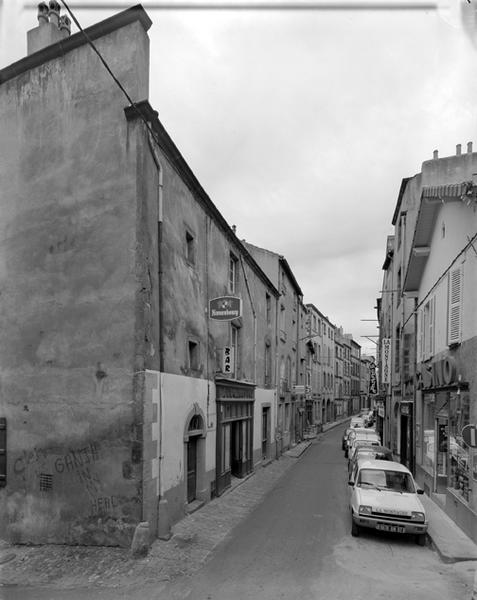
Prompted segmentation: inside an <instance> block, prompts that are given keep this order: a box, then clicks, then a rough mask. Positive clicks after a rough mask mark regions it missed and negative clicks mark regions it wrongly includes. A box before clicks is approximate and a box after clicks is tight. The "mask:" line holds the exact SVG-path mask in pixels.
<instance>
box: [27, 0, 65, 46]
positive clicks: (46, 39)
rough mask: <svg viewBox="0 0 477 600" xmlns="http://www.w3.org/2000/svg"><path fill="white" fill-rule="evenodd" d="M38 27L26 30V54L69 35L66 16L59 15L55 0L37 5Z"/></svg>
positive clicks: (58, 7)
mask: <svg viewBox="0 0 477 600" xmlns="http://www.w3.org/2000/svg"><path fill="white" fill-rule="evenodd" d="M37 17H38V27H35V28H34V29H30V31H28V32H27V54H33V53H34V52H38V50H41V49H42V48H46V46H50V45H51V44H55V43H56V42H59V41H60V40H62V39H64V38H66V37H68V36H69V35H71V21H70V19H69V17H68V16H66V15H65V16H63V17H60V5H59V3H58V2H57V1H56V0H50V2H49V4H47V3H46V2H40V4H39V5H38V15H37Z"/></svg>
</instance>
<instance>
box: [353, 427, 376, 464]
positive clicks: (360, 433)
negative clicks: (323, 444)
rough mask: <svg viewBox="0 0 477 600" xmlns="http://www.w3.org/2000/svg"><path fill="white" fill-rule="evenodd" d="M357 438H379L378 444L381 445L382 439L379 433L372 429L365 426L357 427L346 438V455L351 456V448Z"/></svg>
mask: <svg viewBox="0 0 477 600" xmlns="http://www.w3.org/2000/svg"><path fill="white" fill-rule="evenodd" d="M355 439H361V440H377V441H378V444H379V445H381V439H380V437H379V435H378V434H377V433H376V432H375V431H373V430H372V429H366V428H365V427H359V428H355V429H352V430H351V431H350V432H349V434H348V438H347V440H346V447H345V451H344V452H345V457H348V456H349V450H350V448H351V446H352V445H353V442H354V440H355Z"/></svg>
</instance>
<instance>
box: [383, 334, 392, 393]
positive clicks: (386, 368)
mask: <svg viewBox="0 0 477 600" xmlns="http://www.w3.org/2000/svg"><path fill="white" fill-rule="evenodd" d="M381 359H382V372H381V377H382V379H381V383H391V338H384V339H383V345H382V352H381Z"/></svg>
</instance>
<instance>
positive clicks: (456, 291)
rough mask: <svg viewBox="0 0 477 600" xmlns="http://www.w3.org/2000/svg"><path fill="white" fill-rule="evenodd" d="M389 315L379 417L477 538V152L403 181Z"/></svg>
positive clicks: (391, 240) (392, 441)
mask: <svg viewBox="0 0 477 600" xmlns="http://www.w3.org/2000/svg"><path fill="white" fill-rule="evenodd" d="M392 225H393V226H394V235H391V236H389V237H388V239H387V244H386V251H385V259H384V263H383V271H384V275H383V287H382V290H383V291H382V295H381V297H380V298H378V301H377V312H378V320H379V333H380V340H379V346H378V348H379V352H378V370H379V390H378V392H379V394H378V395H377V396H376V403H377V413H378V419H377V420H378V424H379V427H380V429H381V431H382V433H383V436H384V441H385V443H386V444H387V445H388V446H390V447H391V448H392V449H393V451H394V452H395V454H396V455H397V456H398V457H399V458H400V460H401V462H402V463H404V464H406V465H407V466H408V467H409V468H411V470H412V471H413V472H414V473H415V477H416V479H417V482H418V483H419V484H420V485H421V486H422V487H423V488H424V490H425V492H426V493H427V494H429V495H430V496H431V497H432V498H433V499H434V500H435V501H436V502H437V503H438V504H439V505H440V506H441V507H442V508H443V509H444V510H445V511H446V512H447V514H448V515H449V516H450V517H451V518H452V519H453V520H454V521H455V522H456V523H457V524H458V525H459V526H460V527H461V528H462V529H463V530H464V531H465V533H467V535H469V536H470V537H471V538H472V539H473V540H474V541H475V542H477V450H476V448H475V446H476V444H475V437H476V436H475V428H474V426H475V424H476V422H477V153H475V152H473V149H472V143H470V142H469V143H468V145H467V149H466V151H465V152H462V147H461V145H458V146H457V147H456V154H455V155H454V156H449V157H445V158H439V156H438V152H437V151H435V152H434V156H433V158H432V160H428V161H425V162H424V163H423V164H422V168H421V171H420V173H417V174H416V175H414V176H412V177H408V178H405V179H403V180H402V183H401V187H400V190H399V194H398V198H397V203H396V207H395V210H394V214H393V216H392Z"/></svg>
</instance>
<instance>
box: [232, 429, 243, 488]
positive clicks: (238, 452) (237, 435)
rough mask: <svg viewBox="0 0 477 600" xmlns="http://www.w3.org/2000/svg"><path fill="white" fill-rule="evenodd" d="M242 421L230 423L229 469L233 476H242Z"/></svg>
mask: <svg viewBox="0 0 477 600" xmlns="http://www.w3.org/2000/svg"><path fill="white" fill-rule="evenodd" d="M242 423H243V421H232V422H231V423H230V470H231V473H232V475H233V476H234V477H243V450H244V448H243V427H242Z"/></svg>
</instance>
